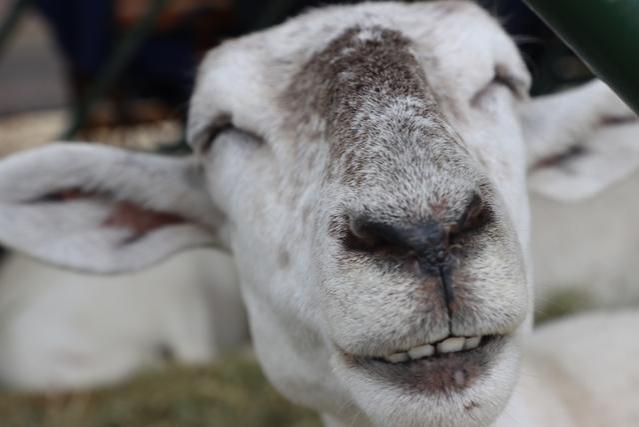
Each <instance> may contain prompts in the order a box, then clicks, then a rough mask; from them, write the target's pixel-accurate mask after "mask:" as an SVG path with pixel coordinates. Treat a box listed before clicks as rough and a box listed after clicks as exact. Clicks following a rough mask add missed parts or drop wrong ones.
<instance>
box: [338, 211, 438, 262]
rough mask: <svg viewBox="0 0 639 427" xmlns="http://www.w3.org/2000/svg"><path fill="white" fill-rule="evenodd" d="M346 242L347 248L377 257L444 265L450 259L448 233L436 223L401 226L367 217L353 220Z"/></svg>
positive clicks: (350, 223)
mask: <svg viewBox="0 0 639 427" xmlns="http://www.w3.org/2000/svg"><path fill="white" fill-rule="evenodd" d="M348 224H349V226H348V232H347V234H346V238H345V239H344V244H345V246H346V247H347V248H349V249H352V250H358V251H366V252H369V253H376V254H389V255H390V254H393V255H413V256H416V257H418V258H427V259H428V260H430V261H431V262H442V261H443V260H444V259H445V258H446V257H447V255H448V251H447V247H448V233H447V231H446V229H445V228H444V227H443V226H442V225H441V224H439V223H437V222H428V223H424V224H419V225H415V226H399V225H395V224H388V223H385V222H379V221H375V220H372V219H371V218H369V217H367V216H358V217H353V218H350V220H349V223H348Z"/></svg>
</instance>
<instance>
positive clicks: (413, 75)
mask: <svg viewBox="0 0 639 427" xmlns="http://www.w3.org/2000/svg"><path fill="white" fill-rule="evenodd" d="M409 46H410V41H409V40H408V39H406V38H405V37H404V36H403V35H402V34H401V33H399V32H397V31H394V30H389V29H386V28H382V27H379V26H374V27H364V28H362V27H359V26H358V27H352V28H349V29H347V30H345V31H344V33H342V35H340V36H339V37H337V38H336V39H334V40H333V41H332V42H331V43H329V45H328V46H327V47H326V48H325V49H324V50H323V51H321V52H320V53H319V54H317V55H316V56H315V57H313V59H311V60H310V61H309V62H308V63H307V64H306V65H304V67H303V68H302V70H301V71H300V72H299V73H298V74H297V76H296V78H295V79H294V81H293V83H292V85H291V86H290V87H289V90H288V91H287V94H286V95H285V101H287V104H288V105H289V108H290V106H292V105H291V104H289V102H291V101H293V104H299V103H296V102H294V101H296V100H306V107H307V108H306V109H305V110H307V109H309V108H310V110H312V111H313V112H315V113H317V114H320V115H321V116H323V117H324V118H325V119H329V120H330V119H331V118H334V117H331V116H332V115H335V114H340V113H341V114H345V113H348V112H349V111H350V112H351V113H352V112H354V111H356V110H357V109H358V108H359V107H361V106H362V104H363V102H364V101H366V100H367V99H368V98H375V99H379V98H381V97H384V98H388V97H400V96H404V97H407V96H417V97H423V96H424V95H425V93H426V92H427V91H428V86H427V84H426V79H425V76H424V74H423V71H422V70H421V68H420V66H419V64H418V63H417V61H416V59H415V58H414V56H413V55H412V54H411V53H410V51H409ZM298 111H299V110H298Z"/></svg>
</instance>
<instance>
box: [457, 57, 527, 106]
mask: <svg viewBox="0 0 639 427" xmlns="http://www.w3.org/2000/svg"><path fill="white" fill-rule="evenodd" d="M495 85H498V86H505V87H506V88H508V90H510V91H511V92H512V94H513V95H514V96H516V97H517V98H520V99H524V98H525V97H526V85H525V83H524V82H523V81H522V80H521V79H518V78H517V77H515V76H513V75H511V74H509V73H507V72H505V71H504V70H502V69H500V68H499V67H498V68H497V69H495V74H494V75H493V77H492V79H491V80H490V81H489V82H488V83H486V84H485V85H484V86H483V87H482V88H481V89H480V90H479V91H478V92H477V93H475V95H473V97H472V98H471V100H470V104H471V105H472V106H473V107H478V106H479V104H480V102H481V99H482V98H483V97H484V95H486V94H487V93H488V92H489V91H490V89H491V88H493V87H494V86H495Z"/></svg>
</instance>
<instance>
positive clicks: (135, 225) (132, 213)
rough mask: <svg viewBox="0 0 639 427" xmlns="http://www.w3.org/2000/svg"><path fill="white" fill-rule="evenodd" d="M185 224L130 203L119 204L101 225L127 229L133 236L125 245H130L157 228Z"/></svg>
mask: <svg viewBox="0 0 639 427" xmlns="http://www.w3.org/2000/svg"><path fill="white" fill-rule="evenodd" d="M185 222H186V220H185V219H184V218H183V217H181V216H179V215H175V214H171V213H167V212H156V211H153V210H150V209H146V208H143V207H141V206H138V205H135V204H133V203H130V202H119V203H118V204H117V205H116V207H115V209H114V210H113V212H112V213H111V215H110V216H109V217H108V218H107V219H106V220H105V221H104V223H103V224H102V225H103V226H106V227H119V228H127V229H129V230H130V231H131V232H132V233H133V235H132V236H131V237H130V238H128V239H127V240H126V243H132V242H134V241H136V240H138V239H140V238H142V237H144V236H145V235H146V234H148V233H150V232H152V231H154V230H156V229H158V228H161V227H164V226H167V225H176V224H182V223H185Z"/></svg>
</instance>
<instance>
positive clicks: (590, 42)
mask: <svg viewBox="0 0 639 427" xmlns="http://www.w3.org/2000/svg"><path fill="white" fill-rule="evenodd" d="M525 1H526V3H528V5H529V6H530V7H531V8H532V9H533V10H534V11H535V12H536V13H537V14H538V15H539V16H540V17H541V18H542V19H543V20H544V21H545V22H546V23H547V24H548V26H550V27H551V28H552V29H553V30H554V31H555V32H556V33H557V34H558V35H559V36H560V37H561V38H562V39H563V41H564V42H565V43H566V44H567V45H568V46H569V47H570V48H571V49H572V50H573V51H574V52H575V53H576V54H577V55H579V56H580V57H581V59H583V60H584V62H586V64H588V66H589V67H590V68H591V69H592V71H593V72H594V73H595V74H596V75H597V76H599V78H601V79H602V80H603V81H605V82H606V83H607V84H608V85H609V86H610V87H611V88H612V89H613V90H614V91H615V92H617V94H618V95H619V96H620V97H621V98H622V99H623V100H624V101H626V103H627V104H628V105H629V106H630V107H631V108H633V109H634V110H635V112H637V113H638V114H639V0H525Z"/></svg>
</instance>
